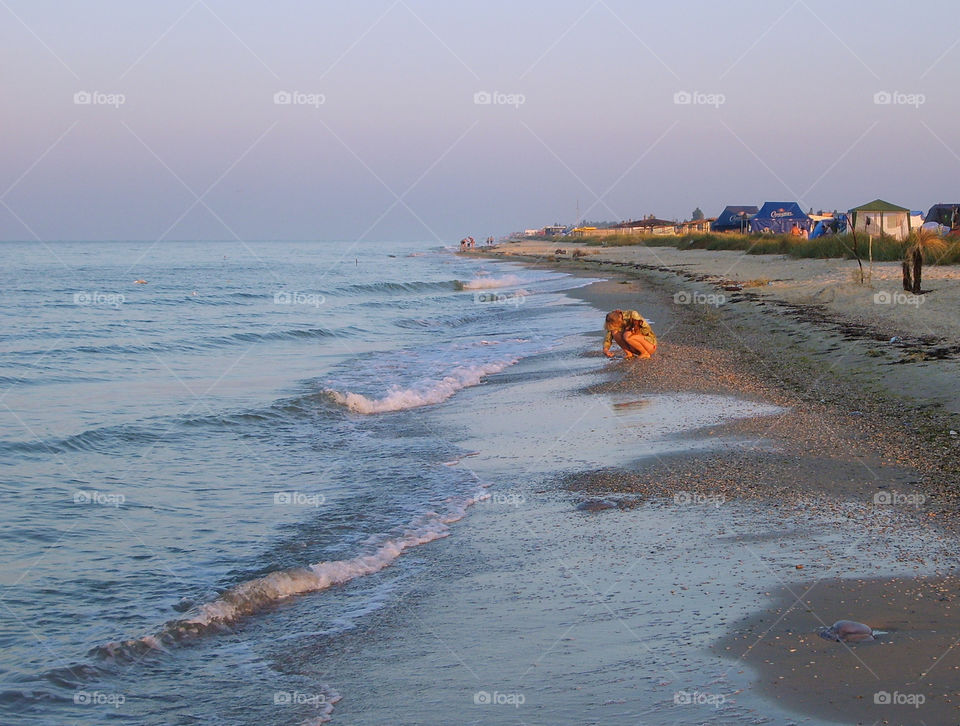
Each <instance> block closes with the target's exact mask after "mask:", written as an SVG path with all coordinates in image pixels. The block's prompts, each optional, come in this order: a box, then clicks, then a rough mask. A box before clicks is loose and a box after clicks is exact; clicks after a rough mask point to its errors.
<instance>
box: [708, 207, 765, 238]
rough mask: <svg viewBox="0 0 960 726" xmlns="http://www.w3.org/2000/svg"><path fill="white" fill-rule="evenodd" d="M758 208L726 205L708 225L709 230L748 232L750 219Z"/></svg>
mask: <svg viewBox="0 0 960 726" xmlns="http://www.w3.org/2000/svg"><path fill="white" fill-rule="evenodd" d="M758 211H759V210H758V209H757V207H750V206H728V207H727V208H726V209H724V210H723V211H722V212H720V216H718V217H717V219H716V221H715V222H713V224H711V225H710V231H711V232H749V231H750V219H751V218H752V217H753V215H755V214H756V213H757V212H758Z"/></svg>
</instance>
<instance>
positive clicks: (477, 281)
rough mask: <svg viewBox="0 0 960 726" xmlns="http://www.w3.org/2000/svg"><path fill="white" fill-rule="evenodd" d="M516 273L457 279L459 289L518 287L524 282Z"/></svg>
mask: <svg viewBox="0 0 960 726" xmlns="http://www.w3.org/2000/svg"><path fill="white" fill-rule="evenodd" d="M523 282H524V281H523V280H521V279H520V278H519V277H517V276H516V275H504V276H503V277H475V278H474V279H472V280H467V281H466V282H464V281H462V280H457V283H456V284H457V289H458V290H490V289H492V288H497V287H516V286H518V285H522V284H523Z"/></svg>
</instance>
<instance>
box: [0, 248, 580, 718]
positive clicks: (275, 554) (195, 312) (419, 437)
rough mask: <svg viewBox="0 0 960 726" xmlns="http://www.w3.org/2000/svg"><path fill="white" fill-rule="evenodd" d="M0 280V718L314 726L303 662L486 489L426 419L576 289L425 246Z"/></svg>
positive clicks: (560, 336)
mask: <svg viewBox="0 0 960 726" xmlns="http://www.w3.org/2000/svg"><path fill="white" fill-rule="evenodd" d="M0 259H2V261H3V264H2V267H0V289H2V290H3V296H2V298H0V321H2V327H0V497H2V508H0V517H2V520H3V527H2V528H0V553H2V555H0V584H2V600H0V607H2V613H3V617H2V618H0V628H2V630H0V642H2V644H3V647H2V651H0V681H2V682H0V721H2V722H3V723H13V722H17V723H37V724H46V723H50V724H54V723H57V724H63V723H71V724H94V723H97V724H99V723H104V722H110V721H112V720H117V721H120V722H135V723H143V724H170V723H234V724H244V723H250V724H253V723H256V724H286V723H299V722H303V721H312V722H319V721H322V720H324V719H326V718H328V717H329V714H330V713H331V711H333V709H334V704H335V703H336V701H337V699H338V698H339V697H340V695H341V694H339V693H338V692H337V690H336V680H337V678H336V672H335V669H333V668H331V661H329V660H328V659H327V657H326V655H325V654H327V653H329V652H331V651H330V649H331V648H332V649H336V648H338V647H349V643H350V634H351V631H353V630H354V629H355V628H357V627H362V626H363V623H364V622H365V620H364V619H365V617H367V616H368V615H369V614H370V613H371V612H374V611H376V610H377V609H380V608H384V607H390V606H391V605H392V604H394V603H395V601H396V599H397V598H398V597H399V595H398V593H399V592H400V591H401V588H402V583H403V581H404V579H405V578H408V577H410V576H411V574H412V573H414V572H416V571H417V569H418V568H422V567H424V566H425V564H424V560H423V559H422V558H418V557H416V556H413V555H415V553H416V552H417V550H418V548H419V546H420V545H423V544H425V543H428V542H431V541H433V540H436V539H438V538H443V537H447V536H448V535H450V533H451V528H455V527H456V524H455V523H456V522H457V521H458V520H459V519H461V518H462V517H463V516H464V515H465V513H466V512H467V510H468V508H469V507H470V505H471V504H472V503H474V502H476V501H478V500H480V499H482V498H483V497H485V496H486V492H487V491H488V488H489V487H491V486H493V487H496V486H497V484H498V482H496V481H493V480H490V479H481V478H480V477H479V476H478V475H477V474H476V473H474V472H471V471H469V470H467V469H464V468H462V467H457V466H452V465H451V462H455V461H457V460H458V459H459V458H460V457H463V456H465V455H467V454H469V453H471V452H470V451H468V450H466V449H463V448H461V447H459V446H457V445H456V444H455V443H452V442H451V439H450V438H449V437H448V435H447V433H446V432H445V430H444V424H443V420H442V418H439V417H438V416H437V415H436V413H437V412H439V411H442V410H443V409H444V407H451V406H452V407H456V406H458V405H459V402H458V400H457V399H458V393H459V392H461V391H464V390H465V389H471V388H476V387H483V386H484V385H487V384H488V383H489V382H490V381H491V380H493V379H495V377H496V375H497V374H506V373H507V372H508V371H509V369H510V368H511V367H513V366H515V365H516V364H517V363H519V362H521V361H524V360H529V359H531V358H533V357H536V356H539V355H554V354H563V353H564V351H572V350H573V349H574V348H577V347H578V346H579V347H582V345H583V341H584V338H583V334H584V333H587V332H588V331H589V332H591V333H592V334H594V335H596V332H595V331H596V329H597V328H598V327H599V323H598V320H597V314H596V311H594V310H593V309H592V308H590V307H589V306H587V305H585V304H584V303H582V302H579V301H576V300H574V299H572V298H570V297H567V296H566V295H564V294H563V292H562V291H563V290H565V289H569V288H570V287H573V286H577V285H583V284H586V283H587V282H589V280H586V279H577V278H572V277H570V276H568V275H565V274H561V273H557V272H553V271H548V270H537V269H525V268H522V267H520V266H518V265H510V264H501V263H497V264H492V263H488V262H485V261H483V260H480V259H465V258H462V257H459V256H457V255H455V254H453V253H452V252H451V251H450V250H448V249H445V248H442V247H438V246H435V245H434V246H431V245H429V244H359V245H352V244H319V243H280V242H261V243H199V242H177V243H171V242H163V243H159V244H150V243H140V242H137V243H134V242H110V243H85V242H76V243H49V244H42V243H4V244H0ZM481 398H482V396H481ZM304 597H307V598H310V600H309V609H308V610H309V617H298V618H296V619H284V618H282V617H281V615H282V612H283V610H284V608H288V607H290V606H291V603H295V602H297V601H298V600H300V599H302V598H304ZM276 623H280V624H282V625H281V626H280V627H279V629H278V628H277V627H271V624H276Z"/></svg>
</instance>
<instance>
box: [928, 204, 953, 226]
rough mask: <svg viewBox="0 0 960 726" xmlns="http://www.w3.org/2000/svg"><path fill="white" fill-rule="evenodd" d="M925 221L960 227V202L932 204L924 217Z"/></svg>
mask: <svg viewBox="0 0 960 726" xmlns="http://www.w3.org/2000/svg"><path fill="white" fill-rule="evenodd" d="M924 221H926V222H936V223H937V224H941V225H943V226H944V227H950V228H951V229H953V228H956V227H960V204H944V203H942V202H941V203H939V204H934V205H933V206H932V207H930V211H929V212H927V216H926V217H925V218H924Z"/></svg>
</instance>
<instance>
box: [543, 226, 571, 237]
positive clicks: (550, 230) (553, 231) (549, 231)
mask: <svg viewBox="0 0 960 726" xmlns="http://www.w3.org/2000/svg"><path fill="white" fill-rule="evenodd" d="M566 231H567V228H566V227H565V226H563V225H559V224H555V225H553V226H550V227H544V228H543V231H542V232H541V234H543V236H544V237H555V236H557V235H558V234H563V233H564V232H566Z"/></svg>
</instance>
